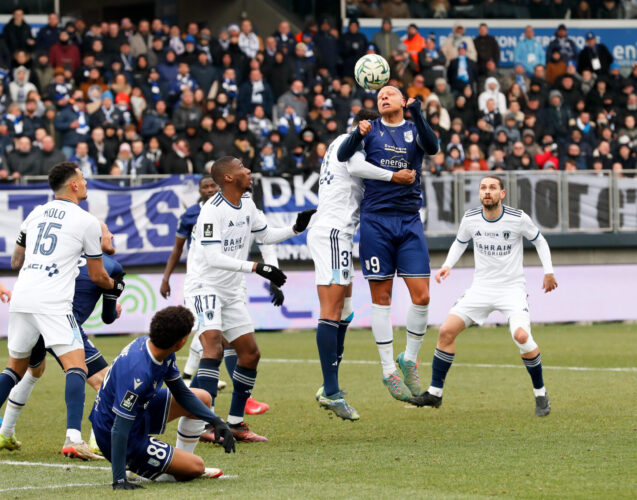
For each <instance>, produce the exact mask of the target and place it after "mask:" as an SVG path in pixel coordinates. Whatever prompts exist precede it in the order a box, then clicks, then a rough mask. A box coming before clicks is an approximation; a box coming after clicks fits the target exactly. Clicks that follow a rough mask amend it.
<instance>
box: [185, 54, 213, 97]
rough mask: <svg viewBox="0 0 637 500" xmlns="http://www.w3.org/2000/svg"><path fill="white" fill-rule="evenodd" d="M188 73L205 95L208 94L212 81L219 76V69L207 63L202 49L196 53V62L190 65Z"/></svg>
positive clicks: (206, 57)
mask: <svg viewBox="0 0 637 500" xmlns="http://www.w3.org/2000/svg"><path fill="white" fill-rule="evenodd" d="M190 74H191V75H192V77H193V79H194V80H195V82H196V83H197V87H198V88H200V89H201V90H203V93H204V95H205V96H208V92H209V91H210V87H212V83H213V82H214V81H215V80H216V79H217V78H219V76H220V75H219V70H218V69H217V68H215V67H214V66H213V65H211V64H209V62H208V56H207V55H206V53H205V52H203V51H200V52H199V53H198V54H197V62H196V63H195V64H193V65H192V66H191V67H190Z"/></svg>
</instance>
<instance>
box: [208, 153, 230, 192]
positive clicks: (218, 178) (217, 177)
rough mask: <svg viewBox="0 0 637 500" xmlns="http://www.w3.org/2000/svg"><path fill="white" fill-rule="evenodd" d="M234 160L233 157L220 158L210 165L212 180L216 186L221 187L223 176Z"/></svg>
mask: <svg viewBox="0 0 637 500" xmlns="http://www.w3.org/2000/svg"><path fill="white" fill-rule="evenodd" d="M235 160H236V158H235V157H234V156H222V157H221V158H219V159H218V160H217V161H216V162H214V163H213V165H212V170H211V174H212V180H213V181H215V183H216V184H217V186H219V187H221V186H223V176H224V175H226V172H227V171H228V170H229V169H230V167H231V166H232V164H233V162H234V161H235Z"/></svg>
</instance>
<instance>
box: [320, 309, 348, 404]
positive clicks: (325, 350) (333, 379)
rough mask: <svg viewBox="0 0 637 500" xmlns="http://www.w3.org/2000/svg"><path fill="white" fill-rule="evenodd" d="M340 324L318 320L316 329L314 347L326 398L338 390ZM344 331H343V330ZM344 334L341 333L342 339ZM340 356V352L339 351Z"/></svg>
mask: <svg viewBox="0 0 637 500" xmlns="http://www.w3.org/2000/svg"><path fill="white" fill-rule="evenodd" d="M339 330H340V324H339V323H338V322H337V321H330V320H329V319H319V321H318V328H317V329H316V345H317V347H318V352H319V359H320V361H321V370H322V371H323V390H324V392H325V395H326V396H331V395H333V394H336V393H337V392H338V391H339V388H338V357H339V352H338V346H339V342H338V337H339ZM343 330H345V329H343ZM344 338H345V332H343V339H344ZM341 356H342V351H341Z"/></svg>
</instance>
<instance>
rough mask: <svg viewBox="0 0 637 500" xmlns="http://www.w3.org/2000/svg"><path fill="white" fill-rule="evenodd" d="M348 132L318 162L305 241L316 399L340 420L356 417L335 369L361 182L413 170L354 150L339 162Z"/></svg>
mask: <svg viewBox="0 0 637 500" xmlns="http://www.w3.org/2000/svg"><path fill="white" fill-rule="evenodd" d="M378 117H379V114H378V113H377V112H376V111H372V110H367V109H363V110H361V111H359V112H358V113H357V115H356V116H355V117H354V121H353V127H356V126H357V125H358V123H359V122H360V121H362V120H375V119H376V118H378ZM347 137H348V136H347V134H343V135H341V136H339V137H337V138H336V139H335V140H334V141H333V142H332V144H330V147H329V148H328V150H327V153H326V154H325V159H324V161H323V163H322V165H321V174H320V178H319V191H318V198H319V202H318V210H317V212H316V215H315V216H314V217H313V219H312V223H311V227H310V229H309V231H308V235H307V244H308V249H309V250H310V254H311V255H312V259H313V260H314V268H315V281H316V285H317V286H316V288H317V290H318V297H319V302H320V303H321V312H320V319H319V320H318V328H317V329H316V344H317V347H318V352H319V359H320V361H321V369H322V372H323V385H322V386H321V387H320V388H319V390H318V392H317V393H316V399H317V401H318V402H319V404H320V405H321V406H322V407H323V408H326V409H328V410H331V411H333V412H334V413H335V414H336V415H337V416H339V417H341V418H342V419H344V420H358V419H359V418H360V417H359V415H358V412H357V411H356V410H355V409H354V408H352V407H351V406H349V405H348V404H347V402H346V401H345V398H344V395H343V392H342V391H341V390H340V388H339V385H338V368H339V366H340V364H341V361H342V359H343V351H344V344H345V333H346V332H347V327H348V326H349V324H350V322H351V321H352V318H353V316H354V312H353V309H352V275H353V265H352V264H353V263H352V245H353V236H354V232H355V231H356V227H357V226H358V222H359V219H360V202H361V199H362V197H363V189H364V188H363V181H362V178H365V179H376V180H379V181H385V182H395V183H397V184H405V185H409V184H413V182H414V180H415V178H416V171H415V170H409V169H403V170H398V171H396V172H391V171H389V170H384V169H381V168H378V167H376V166H374V165H371V164H369V163H367V162H366V161H365V156H364V155H363V153H362V152H357V153H356V154H354V156H353V157H352V158H351V159H350V160H349V161H347V162H341V161H339V160H338V158H337V157H336V152H337V151H338V148H339V147H340V145H341V143H342V142H343V141H344V140H345V138H347Z"/></svg>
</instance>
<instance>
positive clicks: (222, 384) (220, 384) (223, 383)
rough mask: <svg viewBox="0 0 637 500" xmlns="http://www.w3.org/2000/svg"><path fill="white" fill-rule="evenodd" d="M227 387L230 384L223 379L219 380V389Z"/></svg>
mask: <svg viewBox="0 0 637 500" xmlns="http://www.w3.org/2000/svg"><path fill="white" fill-rule="evenodd" d="M226 387H228V384H227V383H225V382H224V381H223V380H219V381H218V382H217V390H218V391H222V390H223V389H225V388H226Z"/></svg>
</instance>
